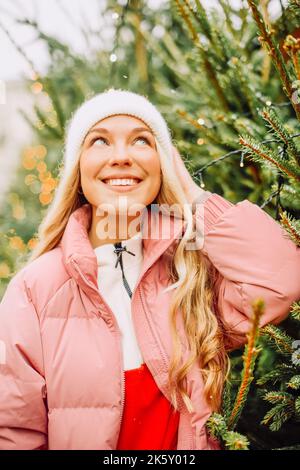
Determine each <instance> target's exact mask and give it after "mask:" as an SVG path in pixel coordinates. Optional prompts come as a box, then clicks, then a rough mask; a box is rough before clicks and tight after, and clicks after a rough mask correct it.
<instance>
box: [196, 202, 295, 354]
mask: <svg viewBox="0 0 300 470" xmlns="http://www.w3.org/2000/svg"><path fill="white" fill-rule="evenodd" d="M204 199H205V198H204ZM198 214H201V215H198ZM196 217H201V218H203V217H204V242H203V248H202V252H203V254H204V255H205V256H207V257H208V258H209V260H210V261H211V263H212V264H213V266H214V267H215V268H216V270H217V276H216V281H215V289H216V292H217V299H218V300H217V310H218V312H219V315H221V316H222V318H223V320H224V321H225V322H226V323H225V324H227V331H228V337H229V338H230V332H231V333H233V336H232V343H231V342H230V341H229V343H228V344H227V348H228V349H234V348H235V347H239V346H241V345H242V344H243V343H244V342H245V340H246V337H245V333H247V332H248V331H249V328H250V321H249V319H250V317H251V315H252V309H251V303H252V301H254V300H255V299H257V298H258V297H260V298H263V299H264V301H265V312H264V314H263V316H262V318H261V322H260V325H261V326H263V325H265V324H267V323H273V324H278V323H280V322H281V321H282V320H284V319H285V318H286V317H287V316H288V313H289V310H290V306H291V304H292V303H293V302H294V301H296V300H299V299H300V248H299V247H297V246H296V245H295V244H294V243H293V242H292V241H291V240H290V238H289V236H288V234H287V232H286V231H285V230H284V229H283V228H282V227H281V225H280V224H279V222H277V221H275V220H274V219H273V218H272V217H271V216H269V215H268V214H267V213H266V212H265V211H263V210H262V209H261V208H260V207H258V206H257V205H255V204H253V203H251V202H250V201H248V200H244V201H241V202H238V203H237V204H232V203H231V202H229V201H227V200H226V199H224V198H223V197H221V196H219V195H218V194H214V193H208V197H207V199H206V200H205V202H204V211H203V207H202V210H201V211H200V212H197V211H196Z"/></svg>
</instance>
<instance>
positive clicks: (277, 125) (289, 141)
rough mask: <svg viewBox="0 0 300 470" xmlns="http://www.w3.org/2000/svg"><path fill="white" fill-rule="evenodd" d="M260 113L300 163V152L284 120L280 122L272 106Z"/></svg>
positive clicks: (275, 135) (273, 132)
mask: <svg viewBox="0 0 300 470" xmlns="http://www.w3.org/2000/svg"><path fill="white" fill-rule="evenodd" d="M260 115H261V116H262V117H263V119H264V120H265V121H266V122H267V123H268V124H269V128H270V130H271V132H272V134H273V135H274V137H275V138H276V137H277V138H278V139H280V141H281V142H283V143H284V144H285V146H286V147H287V149H288V150H289V151H290V152H291V154H292V156H293V158H294V159H295V161H296V163H298V165H300V152H299V150H298V149H297V147H296V145H295V143H294V141H293V137H292V136H291V135H290V134H289V132H288V131H287V130H286V129H285V128H284V126H283V124H282V122H280V120H279V118H278V116H277V114H276V112H275V111H274V110H273V109H271V108H264V109H263V110H262V111H261V112H260Z"/></svg>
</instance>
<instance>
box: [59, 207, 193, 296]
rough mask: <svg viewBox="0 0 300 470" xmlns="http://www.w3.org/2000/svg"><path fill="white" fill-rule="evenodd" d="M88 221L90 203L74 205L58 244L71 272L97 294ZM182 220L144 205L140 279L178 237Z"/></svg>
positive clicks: (87, 289) (94, 263)
mask: <svg viewBox="0 0 300 470" xmlns="http://www.w3.org/2000/svg"><path fill="white" fill-rule="evenodd" d="M156 207H157V206H155V207H154V209H155V208H156ZM91 221H92V207H91V205H90V204H89V203H87V204H84V205H82V206H81V207H79V208H78V209H76V210H75V211H74V212H73V213H72V214H71V215H70V217H69V220H68V223H67V225H66V228H65V231H64V234H63V236H62V239H61V241H60V243H59V246H60V247H61V249H62V257H63V262H64V265H65V267H66V269H67V271H68V273H69V274H70V276H71V277H73V278H74V279H75V280H76V282H77V283H78V284H79V285H80V286H81V287H82V289H83V290H84V291H85V292H86V293H87V294H89V295H92V296H93V297H94V298H95V296H96V297H97V298H98V296H99V291H98V284H97V282H98V281H97V274H98V264H97V257H96V254H95V252H94V249H93V247H92V245H91V243H90V240H89V237H88V231H89V228H90V224H91ZM184 224H185V223H184V222H183V220H182V219H180V218H177V217H174V216H170V217H169V216H167V215H166V214H164V213H163V212H162V211H158V210H153V208H151V206H150V207H149V206H148V207H147V208H146V210H145V211H144V212H143V214H142V224H141V232H142V242H143V263H142V268H141V274H140V279H141V277H143V275H144V273H145V272H146V271H147V270H148V269H149V268H150V267H151V266H152V265H153V264H154V263H155V261H156V260H157V259H158V258H159V257H160V256H161V255H162V254H163V253H164V252H165V251H166V250H167V249H168V248H169V247H170V246H171V245H172V243H173V242H174V241H175V240H177V239H179V238H180V236H181V235H182V233H183V232H182V231H183V228H184Z"/></svg>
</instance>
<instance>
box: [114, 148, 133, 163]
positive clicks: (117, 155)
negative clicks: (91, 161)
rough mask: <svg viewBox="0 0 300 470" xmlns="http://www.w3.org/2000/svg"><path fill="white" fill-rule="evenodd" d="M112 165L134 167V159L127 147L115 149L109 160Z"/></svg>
mask: <svg viewBox="0 0 300 470" xmlns="http://www.w3.org/2000/svg"><path fill="white" fill-rule="evenodd" d="M109 164H110V165H115V164H118V165H125V164H127V165H132V158H131V157H130V155H129V151H128V149H126V146H119V147H118V148H115V150H114V152H113V155H112V156H111V157H110V159H109Z"/></svg>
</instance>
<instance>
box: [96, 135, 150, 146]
mask: <svg viewBox="0 0 300 470" xmlns="http://www.w3.org/2000/svg"><path fill="white" fill-rule="evenodd" d="M98 140H103V141H104V142H106V143H108V141H107V140H106V139H105V138H104V137H97V138H96V139H94V140H93V141H92V145H94V144H95V143H96V142H97V141H98ZM137 140H144V141H145V142H146V143H147V144H148V145H149V144H150V142H149V140H148V139H147V138H146V137H143V136H140V137H137V138H136V139H135V140H134V142H136V141H137Z"/></svg>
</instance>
